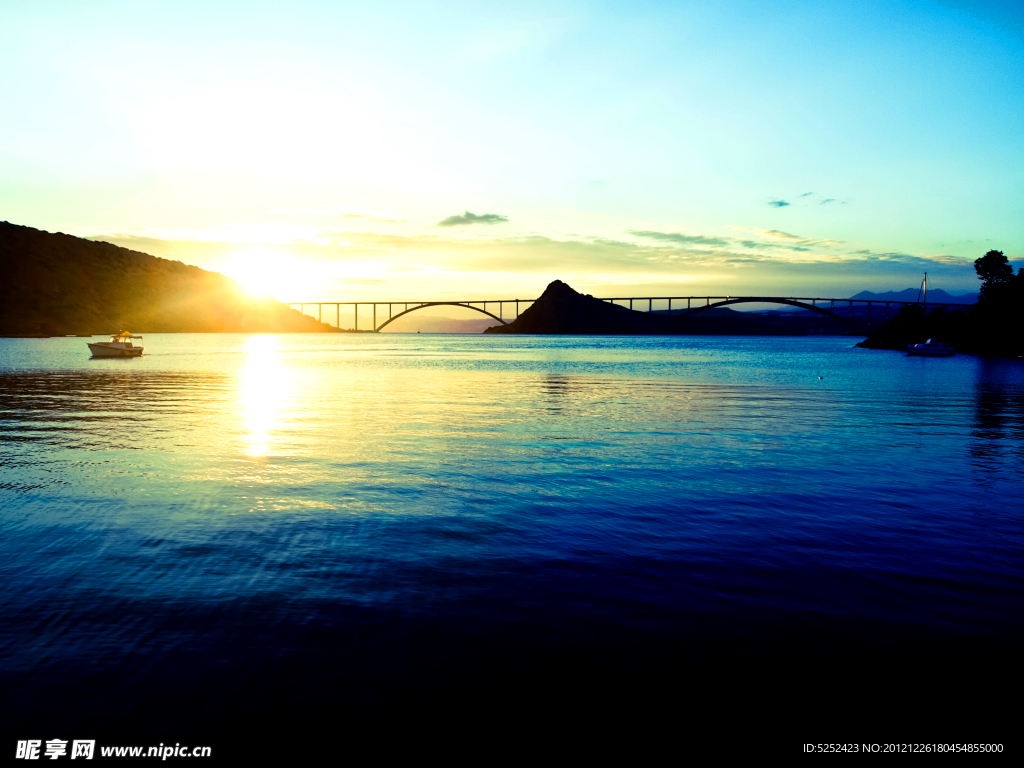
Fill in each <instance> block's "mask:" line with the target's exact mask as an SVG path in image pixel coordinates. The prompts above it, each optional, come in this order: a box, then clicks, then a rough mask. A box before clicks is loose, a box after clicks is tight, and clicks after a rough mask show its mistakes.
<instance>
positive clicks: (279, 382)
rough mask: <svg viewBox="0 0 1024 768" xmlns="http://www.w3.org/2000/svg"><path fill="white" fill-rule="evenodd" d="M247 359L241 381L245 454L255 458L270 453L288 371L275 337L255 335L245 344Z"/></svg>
mask: <svg viewBox="0 0 1024 768" xmlns="http://www.w3.org/2000/svg"><path fill="white" fill-rule="evenodd" d="M245 349H246V352H247V353H248V360H247V364H246V367H245V372H244V374H243V381H242V392H241V400H242V409H243V412H244V419H245V431H246V433H247V436H246V438H245V439H246V442H247V444H248V448H247V450H246V453H247V454H248V455H249V456H252V457H262V456H267V455H268V454H269V453H270V448H271V444H272V441H273V433H274V430H275V427H277V426H278V417H279V414H280V411H281V407H282V405H283V399H284V397H285V393H286V391H287V389H286V387H285V381H284V379H285V372H284V368H283V366H282V364H281V361H280V359H279V357H278V354H277V349H278V338H277V337H276V336H252V337H250V338H249V339H248V340H247V341H246V344H245Z"/></svg>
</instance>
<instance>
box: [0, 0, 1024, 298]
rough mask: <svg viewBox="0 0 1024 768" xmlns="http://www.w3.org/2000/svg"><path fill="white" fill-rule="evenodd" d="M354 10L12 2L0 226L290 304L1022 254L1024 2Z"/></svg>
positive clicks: (618, 289)
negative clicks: (105, 250) (94, 241)
mask: <svg viewBox="0 0 1024 768" xmlns="http://www.w3.org/2000/svg"><path fill="white" fill-rule="evenodd" d="M368 6H369V4H366V3H337V2H331V3H326V2H323V3H316V2H302V1H301V0H299V1H298V2H290V3H287V4H285V3H253V2H246V3H232V2H218V1H216V0H213V1H209V0H208V1H207V2H203V3H189V2H174V3H164V2H130V3H128V2H90V3H87V4H83V3H72V2H64V3H59V2H47V1H46V0H41V1H40V2H35V3H31V4H27V3H18V4H15V3H10V4H9V7H7V8H5V9H4V15H3V18H4V22H3V25H2V27H0V71H2V72H3V73H4V92H5V97H4V99H3V102H2V106H0V110H2V114H3V120H2V121H0V168H3V171H2V173H0V219H6V220H8V221H12V222H15V223H19V224H27V225H30V226H35V227H39V228H41V229H47V230H50V231H58V230H59V231H64V232H70V233H73V234H79V235H83V236H92V237H99V238H102V239H107V240H110V241H112V242H117V243H119V244H122V245H126V246H129V247H134V248H137V249H139V250H144V251H147V252H150V253H154V254H156V255H161V256H167V257H170V258H177V259H181V260H182V261H185V262H188V263H194V264H198V265H200V266H203V267H206V268H210V269H218V270H221V271H225V272H228V273H229V274H232V275H234V276H236V277H240V278H244V279H246V280H247V281H248V282H249V283H250V284H251V285H252V286H253V287H254V288H257V289H262V290H266V291H269V292H271V293H273V294H274V295H277V296H278V298H281V299H284V300H293V299H308V300H327V299H338V300H345V299H347V298H350V297H351V298H371V297H373V298H376V297H380V298H395V299H400V298H403V297H407V298H416V299H419V298H441V297H448V298H452V297H470V296H472V297H490V296H494V297H499V296H504V295H506V294H516V295H522V296H532V295H536V294H537V293H538V292H539V291H540V290H541V289H542V288H543V286H544V285H545V284H546V283H547V282H548V281H549V280H551V279H554V278H556V277H558V278H561V279H564V280H567V281H569V282H570V283H571V284H573V285H574V286H577V287H579V288H580V289H583V290H586V291H587V292H592V293H595V294H598V295H601V294H604V295H609V294H615V293H623V292H629V293H634V294H637V295H641V294H648V295H650V294H654V295H666V294H667V293H676V294H681V295H685V294H690V293H731V294H733V295H736V294H742V293H768V292H774V293H787V294H797V293H802V294H806V293H817V294H819V295H831V294H834V295H845V294H848V293H853V292H856V291H858V290H861V289H863V288H868V289H872V290H889V289H899V288H904V287H907V286H909V285H916V284H917V282H919V280H920V273H921V272H923V271H926V270H927V271H928V272H929V276H930V283H932V284H933V285H934V286H935V287H944V288H946V289H947V290H950V291H952V292H959V291H963V290H969V289H971V288H972V287H973V286H974V284H975V283H976V280H975V279H974V276H973V269H972V268H971V262H972V261H973V259H975V258H977V257H978V256H980V255H982V254H983V253H984V252H985V251H987V250H989V249H991V248H996V249H999V250H1003V251H1005V252H1006V253H1007V255H1008V256H1009V257H1010V258H1011V259H1018V260H1020V257H1021V256H1022V255H1024V237H1022V234H1021V228H1020V222H1021V220H1022V215H1021V214H1022V213H1024V180H1022V174H1021V169H1022V168H1024V142H1022V140H1021V137H1022V136H1024V10H1022V6H1020V5H1019V4H1011V3H996V2H984V3H968V2H931V3H924V2H917V3H913V2H903V3H893V2H875V3H873V2H860V3H856V4H850V6H851V7H841V6H839V5H837V4H823V3H810V2H777V3H774V4H770V5H769V4H763V3H753V2H750V3H747V2H722V3H715V4H707V3H678V2H677V3H635V2H631V3H588V2H558V3H519V4H517V5H516V6H515V7H514V8H505V9H490V8H483V7H481V6H480V4H476V3H388V2H384V3H376V4H373V5H372V7H368ZM467 213H472V214H473V216H472V217H470V216H466V214H467ZM488 214H490V216H488ZM446 220H449V221H453V220H454V222H455V223H453V224H450V225H448V226H439V224H440V223H441V222H443V221H446Z"/></svg>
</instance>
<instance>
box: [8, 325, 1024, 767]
mask: <svg viewBox="0 0 1024 768" xmlns="http://www.w3.org/2000/svg"><path fill="white" fill-rule="evenodd" d="M855 341H857V339H853V338H843V337H822V338H754V337H724V338H723V337H671V338H662V337H639V338H638V337H515V336H483V335H481V336H432V335H399V334H394V335H388V334H381V335H371V334H366V335H355V334H351V335H349V334H345V335H282V336H276V337H275V336H244V335H184V334H181V335H150V336H147V337H146V339H145V345H146V355H145V357H143V358H140V359H133V360H91V359H90V358H89V355H88V350H87V349H86V346H85V340H83V339H41V340H20V339H19V340H12V339H5V340H0V513H2V514H0V587H2V591H0V622H2V624H0V691H2V697H3V701H4V709H3V713H2V714H3V716H4V725H3V727H2V731H0V732H3V733H5V734H8V735H9V738H7V742H9V743H6V742H5V744H3V745H2V749H4V750H6V749H8V748H10V749H13V748H14V739H15V738H21V739H24V738H38V739H44V740H45V739H50V738H62V739H73V738H96V739H99V740H100V741H101V742H102V743H123V744H133V743H138V744H144V745H148V744H156V743H158V742H166V743H175V742H181V741H182V740H183V739H192V740H194V741H196V743H200V744H212V745H213V746H214V748H215V751H217V752H218V755H220V756H221V757H224V756H225V755H227V754H235V755H237V754H241V752H242V751H244V750H250V751H251V750H257V751H259V750H262V749H270V748H282V749H284V748H285V747H286V745H287V748H290V749H298V748H300V746H301V748H302V749H304V750H307V751H309V754H313V755H315V754H319V753H317V752H316V750H317V749H323V750H325V751H324V752H323V754H328V752H330V750H332V749H337V748H339V744H341V743H345V744H348V745H349V748H350V749H354V748H355V747H356V746H363V747H365V746H367V745H368V744H372V745H376V747H377V748H380V749H390V748H394V747H395V745H396V744H398V743H400V742H401V738H405V737H406V736H408V734H412V733H418V734H420V736H419V737H417V738H436V737H438V734H442V735H444V737H445V738H451V739H452V743H456V742H458V743H462V742H464V741H465V739H466V738H467V733H468V732H472V733H484V732H487V733H490V734H492V735H495V736H496V737H497V736H501V735H505V736H507V735H508V734H513V733H518V734H520V736H522V734H524V733H535V732H539V731H541V730H543V731H544V732H548V733H554V734H556V735H558V734H561V735H562V736H564V737H566V738H568V737H569V736H572V734H574V733H575V734H579V738H580V739H585V740H587V743H590V744H594V743H596V742H595V741H594V739H595V737H596V736H597V735H598V734H599V732H603V733H604V734H605V735H608V734H609V733H615V732H616V729H618V734H619V735H620V736H622V735H626V734H635V733H640V732H644V729H648V730H649V732H648V740H649V739H650V738H653V735H654V734H655V733H658V734H661V735H662V736H664V735H666V734H667V733H671V734H674V735H675V736H678V737H679V738H680V739H682V740H683V741H685V742H686V743H691V742H692V743H693V744H696V743H697V742H698V741H700V740H701V739H704V738H706V737H707V736H708V734H709V733H711V731H709V730H707V729H708V728H710V727H711V726H712V725H714V726H718V727H723V726H724V725H727V726H728V727H729V728H731V731H730V733H732V736H730V737H729V738H730V739H731V742H730V743H731V744H733V746H735V745H736V744H738V743H745V742H744V741H743V740H744V739H747V740H748V741H749V740H750V739H753V738H754V737H753V736H751V734H754V733H760V734H761V736H759V737H758V738H763V737H764V734H765V733H766V732H770V733H772V734H775V735H776V737H777V738H779V739H781V742H782V743H784V744H785V745H786V746H785V748H786V749H789V750H791V751H793V753H794V754H796V753H797V752H798V751H799V749H800V745H801V744H802V743H804V742H815V741H821V740H823V739H826V737H827V738H829V739H832V740H837V739H840V740H860V741H864V740H872V739H873V740H876V741H877V740H879V739H881V738H883V734H884V738H889V739H897V740H907V741H910V740H915V739H923V738H928V739H930V740H933V741H935V740H941V739H947V740H948V739H953V738H961V737H964V738H966V737H967V736H968V735H969V736H970V737H971V738H972V739H975V740H978V739H980V738H984V739H987V740H989V741H996V742H999V741H1002V742H1008V741H1009V740H1010V737H1011V733H1010V732H1009V731H1007V730H1006V729H1007V728H1008V727H1009V725H1008V723H1009V722H1011V721H1009V720H1004V719H1001V718H1003V717H1004V715H1006V713H1007V711H1008V710H1007V709H1005V708H1004V707H1003V706H1002V705H997V704H996V703H995V702H996V701H998V700H999V699H1001V695H1000V694H1001V693H1002V692H1006V691H1007V690H1009V689H1010V688H1011V687H1012V688H1016V691H1015V692H1012V691H1011V692H1012V695H1014V696H1019V690H1020V688H1019V686H1020V682H1021V671H1020V670H1021V665H1020V662H1019V654H1020V651H1021V650H1022V648H1021V640H1022V638H1024V612H1022V606H1024V600H1022V598H1024V578H1022V577H1024V524H1022V521H1024V509H1022V507H1024V505H1022V501H1021V498H1022V497H1021V491H1022V483H1024V365H1022V363H1024V361H1021V360H996V359H985V358H980V357H973V356H966V355H965V356H957V357H954V358H951V359H922V358H908V357H906V356H905V355H903V354H901V353H896V352H886V351H869V350H862V349H857V348H855V347H854V343H855ZM862 701H863V702H866V703H861V702H862ZM1009 711H1010V712H1012V711H1013V710H1009ZM958 723H959V724H960V725H961V726H963V728H966V727H967V726H966V725H964V724H965V723H969V724H970V727H971V728H972V729H974V730H972V731H971V733H970V734H966V733H961V732H960V731H958V730H957V728H958V727H959V726H958ZM901 728H902V729H903V730H901ZM915 728H916V729H917V730H914V729H915ZM922 728H924V729H925V730H921V729H922ZM467 729H468V730H467ZM574 729H575V730H574ZM652 729H653V730H652ZM666 729H668V730H666ZM844 729H845V730H844ZM929 729H930V730H929ZM961 730H963V729H962V728H961ZM371 734H372V735H371ZM586 734H590V735H586ZM399 735H402V737H401V738H400V737H399ZM5 738H6V737H5ZM409 738H412V737H411V736H409ZM417 743H418V742H417ZM406 746H408V744H406Z"/></svg>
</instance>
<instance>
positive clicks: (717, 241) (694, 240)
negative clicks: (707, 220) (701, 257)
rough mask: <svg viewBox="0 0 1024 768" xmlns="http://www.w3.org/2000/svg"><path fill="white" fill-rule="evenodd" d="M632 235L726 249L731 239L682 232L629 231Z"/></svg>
mask: <svg viewBox="0 0 1024 768" xmlns="http://www.w3.org/2000/svg"><path fill="white" fill-rule="evenodd" d="M628 233H629V234H630V235H634V236H635V237H646V238H648V239H649V240H661V241H663V242H667V243H681V244H683V245H709V246H718V247H721V248H724V247H726V246H728V245H729V244H730V242H733V241H731V240H730V239H727V238H724V237H705V236H704V235H685V234H683V233H681V232H651V231H649V230H635V229H630V230H628Z"/></svg>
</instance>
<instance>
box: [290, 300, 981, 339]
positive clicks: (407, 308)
mask: <svg viewBox="0 0 1024 768" xmlns="http://www.w3.org/2000/svg"><path fill="white" fill-rule="evenodd" d="M595 298H598V299H599V300H600V301H606V302H609V303H612V304H619V305H620V306H627V307H628V308H629V309H635V310H638V311H642V312H666V311H667V312H668V313H670V314H672V313H675V312H678V314H679V315H683V314H686V313H687V312H690V311H695V310H706V309H712V308H714V307H716V306H726V305H730V304H744V303H747V304H750V303H754V304H782V305H788V306H792V307H796V308H797V309H804V308H805V309H808V310H811V311H817V312H820V313H822V314H826V315H831V316H834V317H836V318H838V319H843V318H842V317H841V316H840V315H838V314H837V313H836V312H835V311H834V310H836V309H838V307H836V304H840V305H847V308H848V309H850V310H852V308H853V306H854V305H861V306H867V307H868V316H869V317H870V309H871V307H872V306H873V305H875V304H879V305H884V306H885V317H886V318H888V317H889V308H890V307H891V306H892V305H896V306H900V307H904V306H910V305H915V304H917V305H923V306H924V307H925V309H926V311H927V307H928V304H927V303H926V302H919V301H895V300H891V299H890V300H883V299H837V298H831V297H821V296H764V295H761V296H729V295H726V296H710V295H707V296H622V297H595ZM538 301H544V299H479V300H472V301H470V300H458V301H456V300H449V301H436V300H435V301H372V300H368V301H291V302H283V303H285V304H287V305H288V306H289V307H299V308H300V311H301V312H302V313H303V314H305V310H306V307H308V306H314V305H315V306H316V307H317V308H318V310H317V319H318V320H320V321H321V322H322V321H323V308H324V306H325V305H326V306H328V307H331V306H333V307H334V308H335V315H336V327H338V328H340V327H341V308H342V307H352V308H353V310H354V315H355V330H359V308H360V307H367V308H371V309H370V315H371V318H372V320H371V322H372V326H371V327H372V329H373V330H375V331H377V330H380V329H381V328H383V327H384V326H385V325H387V324H389V323H390V322H391V321H392V320H396V319H397V318H398V317H400V316H401V315H404V314H406V313H408V312H412V311H414V310H417V309H423V308H425V307H438V306H460V307H466V308H467V309H474V310H476V311H478V312H482V313H483V314H485V315H489V316H490V317H493V318H494V319H496V320H498V321H499V322H501V323H505V322H506V315H505V306H506V305H509V307H510V308H511V307H514V308H515V314H514V316H513V317H512V318H511V320H515V319H516V318H518V317H519V315H520V306H532V305H533V304H536V303H537V302H538ZM654 302H667V306H666V307H665V308H655V307H654ZM683 302H686V305H685V306H683ZM697 302H701V303H697ZM826 302H827V307H826V306H824V305H825V304H826ZM637 303H639V307H637V306H634V305H635V304H637ZM819 303H820V304H821V305H822V306H819ZM495 304H497V305H498V313H497V314H494V313H492V312H490V311H488V305H491V306H493V305H495ZM644 304H646V307H645V306H644ZM673 304H675V306H673ZM931 306H932V307H943V308H946V307H950V308H955V309H964V308H966V307H970V306H972V305H970V304H954V303H949V302H932V303H931ZM377 307H381V308H382V309H383V307H387V308H388V313H387V320H385V321H384V322H383V323H381V324H380V325H378V323H377ZM395 308H401V309H400V310H399V311H398V314H395ZM381 316H382V317H383V312H382V313H381Z"/></svg>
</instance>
